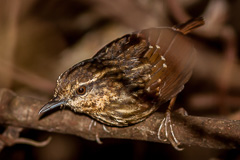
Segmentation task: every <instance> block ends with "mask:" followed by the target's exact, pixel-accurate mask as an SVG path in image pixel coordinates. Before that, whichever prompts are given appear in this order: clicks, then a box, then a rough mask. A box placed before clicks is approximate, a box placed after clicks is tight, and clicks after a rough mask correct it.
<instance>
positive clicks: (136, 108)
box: [39, 17, 204, 150]
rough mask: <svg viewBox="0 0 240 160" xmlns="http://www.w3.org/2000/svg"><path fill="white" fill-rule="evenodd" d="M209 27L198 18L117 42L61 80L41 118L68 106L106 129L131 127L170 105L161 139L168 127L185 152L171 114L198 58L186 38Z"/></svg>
mask: <svg viewBox="0 0 240 160" xmlns="http://www.w3.org/2000/svg"><path fill="white" fill-rule="evenodd" d="M203 24H204V20H203V18H202V17H197V18H193V19H190V20H189V21H187V22H185V23H183V24H179V25H176V26H173V27H153V28H148V29H143V30H139V31H135V32H132V33H130V34H126V35H124V36H122V37H120V38H117V39H115V40H113V41H112V42H110V43H108V44H107V45H105V46H104V47H103V48H102V49H100V50H99V51H98V52H97V53H96V54H95V55H94V56H93V57H92V58H90V59H86V60H84V61H81V62H79V63H77V64H75V65H73V66H72V67H71V68H69V69H67V70H66V71H65V72H63V73H62V74H61V75H60V76H59V77H58V79H57V83H56V87H55V91H54V95H53V98H52V99H51V100H50V101H49V102H48V103H47V104H45V105H44V106H43V107H42V108H41V109H40V110H39V115H42V114H44V113H46V112H48V111H50V110H52V109H54V108H57V107H61V106H67V107H70V108H71V109H72V110H73V111H74V112H77V113H83V114H86V115H88V116H90V117H92V118H93V119H94V120H96V121H98V122H100V123H102V124H103V125H107V126H115V127H127V126H130V125H134V124H137V123H140V122H142V121H144V120H145V119H146V118H148V117H149V116H150V115H151V114H152V113H154V112H156V111H157V109H158V108H160V107H163V106H164V105H163V104H165V103H167V102H168V101H170V103H169V105H168V108H167V109H166V110H167V111H166V116H165V118H164V119H163V120H162V123H161V126H160V127H159V133H158V137H159V138H160V130H161V129H162V128H163V126H165V136H166V138H167V139H168V140H169V141H170V143H171V144H172V145H173V147H174V148H175V149H177V150H181V149H182V148H180V147H179V144H180V143H179V142H178V140H177V139H176V137H175V134H174V132H173V130H172V123H171V110H172V107H173V105H174V102H175V100H176V96H177V94H178V93H180V92H181V91H182V90H183V88H184V85H185V83H187V81H188V80H189V79H190V77H191V74H192V70H193V67H194V62H195V59H196V49H195V48H194V46H193V44H192V42H191V39H190V38H188V37H187V36H186V34H187V33H189V32H190V31H192V30H193V29H195V28H198V27H200V26H202V25H203ZM170 135H171V136H170Z"/></svg>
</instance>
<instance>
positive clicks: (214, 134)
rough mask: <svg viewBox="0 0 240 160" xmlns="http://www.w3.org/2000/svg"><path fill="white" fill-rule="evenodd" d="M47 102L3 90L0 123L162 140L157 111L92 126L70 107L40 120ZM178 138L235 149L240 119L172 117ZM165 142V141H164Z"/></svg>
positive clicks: (185, 142) (86, 135)
mask: <svg viewBox="0 0 240 160" xmlns="http://www.w3.org/2000/svg"><path fill="white" fill-rule="evenodd" d="M43 104H44V102H42V101H40V100H36V99H32V98H28V97H21V96H17V95H16V94H15V93H14V92H12V91H10V90H7V89H1V90H0V124H2V125H10V126H17V127H23V128H33V129H38V130H44V131H49V132H57V133H64V134H72V135H77V136H80V137H83V138H86V139H89V140H95V139H96V135H98V136H99V138H121V139H134V140H145V141H154V142H163V141H160V140H159V139H158V138H157V132H158V129H159V126H160V123H161V120H162V118H163V116H164V114H161V113H155V114H153V115H152V116H150V117H149V118H148V119H147V120H145V121H144V122H141V123H139V124H136V125H133V126H130V127H124V128H117V127H106V128H107V130H108V131H109V132H107V131H106V130H104V127H102V125H100V124H98V125H96V126H92V128H91V129H89V124H90V123H91V119H90V118H89V117H87V116H85V115H78V114H75V113H73V112H72V111H70V110H67V109H65V110H63V111H60V110H59V111H55V112H52V113H51V114H49V115H46V116H45V117H42V118H41V119H40V120H39V116H38V111H39V109H40V108H41V107H42V106H43ZM172 122H173V124H174V131H175V134H176V138H177V139H178V140H179V141H180V142H181V144H183V145H188V146H190V145H194V146H201V147H207V148H217V149H223V148H236V147H239V146H240V137H239V133H240V121H238V120H227V119H216V118H205V117H195V116H183V115H181V114H178V113H176V112H175V113H174V114H173V116H172ZM163 143H166V142H163Z"/></svg>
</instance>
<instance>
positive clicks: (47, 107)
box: [38, 100, 66, 115]
mask: <svg viewBox="0 0 240 160" xmlns="http://www.w3.org/2000/svg"><path fill="white" fill-rule="evenodd" d="M65 103H66V102H65V101H63V100H61V101H56V100H51V101H49V102H48V103H47V104H45V105H44V106H43V107H42V108H41V109H40V110H39V112H38V114H39V115H41V114H43V113H45V112H48V111H50V110H52V109H54V108H56V107H59V106H61V105H64V104H65Z"/></svg>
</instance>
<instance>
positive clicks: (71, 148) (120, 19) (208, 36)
mask: <svg viewBox="0 0 240 160" xmlns="http://www.w3.org/2000/svg"><path fill="white" fill-rule="evenodd" d="M239 15H240V1H237V0H67V1H66V0H48V1H42V0H24V1H20V0H0V88H8V89H11V90H13V91H14V92H16V93H17V94H18V95H20V96H27V97H33V98H36V99H40V100H43V101H46V102H47V101H48V100H49V99H50V98H51V95H52V94H53V89H54V87H55V81H56V79H57V77H58V76H59V74H61V73H62V72H63V71H65V70H66V69H68V68H69V67H71V66H72V65H74V64H75V63H77V62H79V61H82V60H84V59H87V58H91V57H92V56H93V55H94V54H95V53H96V52H97V51H98V50H99V49H101V47H103V46H104V45H105V44H107V43H108V42H110V41H112V40H114V39H115V38H118V37H120V36H122V35H124V34H126V33H129V32H132V31H135V30H139V29H144V28H149V27H158V26H173V25H176V24H178V23H182V22H185V21H186V20H188V19H190V18H191V17H198V16H203V17H204V18H205V21H206V25H205V26H204V27H201V28H199V29H197V30H196V31H195V32H193V33H191V34H189V37H191V39H192V42H193V43H194V44H195V47H196V49H197V51H198V58H197V60H196V66H195V69H194V73H193V76H192V78H191V79H190V81H189V82H188V83H187V85H186V86H185V89H184V90H183V92H181V93H180V94H179V96H178V98H177V102H176V108H179V107H184V108H185V109H186V110H187V111H188V113H189V114H191V115H196V116H206V117H221V118H226V119H236V120H240V65H239V55H240V54H239V51H238V45H239V41H238V39H239V36H240V34H239V33H240V21H239ZM3 129H4V126H2V127H1V128H0V131H2V130H3ZM49 135H51V136H52V141H51V143H50V144H49V145H47V146H45V147H43V148H36V147H32V146H29V145H15V146H13V147H6V148H4V149H3V150H2V152H1V153H0V159H1V160H5V159H8V160H24V159H36V160H43V159H44V160H48V159H49V160H50V159H51V160H68V159H71V160H75V159H95V158H98V159H121V160H122V159H124V160H125V159H138V160H140V159H184V160H188V159H189V160H190V159H197V160H198V159H199V160H200V159H201V160H202V159H209V160H222V159H233V160H238V159H240V152H239V149H236V150H215V149H207V148H199V147H185V150H184V151H182V152H178V151H176V150H174V148H173V147H172V146H171V145H168V144H160V143H152V142H144V141H133V140H119V139H102V141H103V144H102V145H99V144H97V143H96V142H93V141H88V140H85V139H82V138H81V137H76V136H71V135H62V134H53V133H47V132H43V131H37V130H30V129H25V130H24V131H23V132H22V133H21V136H22V137H27V138H31V139H35V140H39V141H40V140H44V139H46V138H47V137H48V136H49Z"/></svg>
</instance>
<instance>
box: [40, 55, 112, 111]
mask: <svg viewBox="0 0 240 160" xmlns="http://www.w3.org/2000/svg"><path fill="white" fill-rule="evenodd" d="M109 72H111V69H110V70H109V68H106V67H105V66H104V65H102V64H100V63H98V62H96V61H93V60H92V59H91V60H85V61H83V62H80V63H78V64H76V65H74V66H73V67H71V68H70V69H68V70H67V71H65V72H64V73H63V74H61V75H60V76H59V78H58V80H57V85H56V88H55V92H54V96H53V98H52V99H51V100H50V101H49V102H48V103H47V104H45V105H44V106H43V107H42V108H41V110H40V111H39V114H43V113H45V112H48V111H50V110H52V109H54V108H57V107H60V106H69V107H70V108H71V109H73V110H74V111H75V112H81V113H82V112H83V113H87V114H88V113H89V112H91V111H92V110H94V109H96V110H100V109H103V108H104V106H105V105H106V104H108V103H110V99H114V97H115V96H116V94H115V92H112V91H109V87H108V86H109V85H113V84H111V82H109V81H108V78H106V75H107V74H108V73H109Z"/></svg>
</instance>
